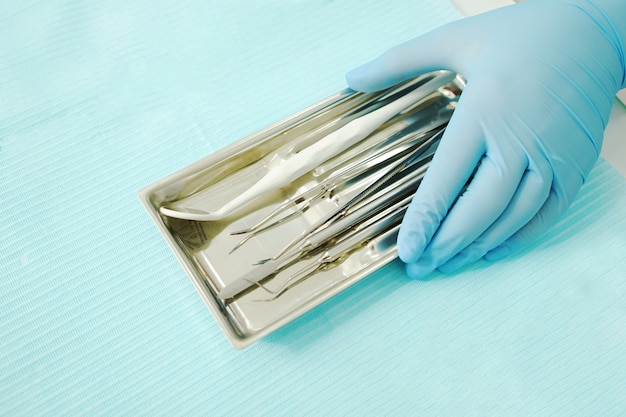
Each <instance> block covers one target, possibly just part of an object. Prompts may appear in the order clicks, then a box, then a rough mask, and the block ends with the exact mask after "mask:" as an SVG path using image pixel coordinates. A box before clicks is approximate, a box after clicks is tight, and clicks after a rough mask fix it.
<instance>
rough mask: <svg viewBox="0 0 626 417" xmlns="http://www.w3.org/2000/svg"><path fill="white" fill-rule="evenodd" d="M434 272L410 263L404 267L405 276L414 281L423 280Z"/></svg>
mask: <svg viewBox="0 0 626 417" xmlns="http://www.w3.org/2000/svg"><path fill="white" fill-rule="evenodd" d="M434 271H435V268H433V267H430V266H426V265H421V264H418V263H412V264H407V265H406V274H407V276H408V277H409V278H411V279H415V280H425V279H427V278H428V276H429V275H430V274H432V273H433V272H434Z"/></svg>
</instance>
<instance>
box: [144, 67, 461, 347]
mask: <svg viewBox="0 0 626 417" xmlns="http://www.w3.org/2000/svg"><path fill="white" fill-rule="evenodd" d="M463 87H464V80H463V79H462V78H461V77H460V76H457V75H455V74H452V73H449V72H446V71H437V72H433V73H429V74H425V75H423V76H420V77H418V78H416V79H414V80H411V81H409V82H406V83H404V84H402V85H400V86H395V87H392V88H390V89H387V90H384V91H381V92H376V93H357V92H354V91H352V90H344V91H341V92H338V93H336V94H334V95H332V96H330V97H328V98H326V99H324V100H322V101H320V102H318V103H316V104H314V105H312V106H310V107H309V108H306V109H304V110H302V111H300V112H298V113H296V114H294V115H292V116H290V117H287V118H285V119H283V120H282V121H279V122H278V123H275V124H273V125H271V126H269V127H267V128H265V129H263V130H261V131H259V132H257V133H255V134H252V135H250V136H248V137H246V138H244V139H242V140H240V141H238V142H236V143H234V144H232V145H230V146H228V147H226V148H224V149H221V150H219V151H217V152H215V153H214V154H212V155H209V156H208V157H206V158H204V159H202V160H200V161H198V162H196V163H194V164H192V165H190V166H188V167H186V168H184V169H182V170H180V171H179V172H176V173H174V174H172V175H170V176H168V177H166V178H163V179H161V180H160V181H158V182H156V183H154V184H152V185H150V186H148V187H146V188H144V189H142V190H141V191H140V192H139V198H140V200H141V202H142V203H143V205H144V206H145V208H146V210H147V212H148V213H149V215H150V217H151V218H152V219H153V220H154V222H155V223H156V225H157V227H158V229H159V231H160V232H161V233H162V235H163V238H164V239H165V240H166V242H167V243H168V245H169V246H170V248H171V250H172V251H173V252H174V254H175V255H176V257H177V258H178V260H179V262H180V264H181V265H182V267H183V269H184V270H185V272H186V273H187V275H188V276H189V278H190V279H191V281H192V282H193V284H194V286H195V288H196V289H197V291H198V293H199V294H200V296H201V297H202V299H203V300H204V302H205V303H206V305H207V307H208V308H209V310H210V311H211V312H212V314H213V316H214V317H215V319H216V320H217V322H218V323H219V324H220V326H221V328H222V329H223V331H224V333H225V334H226V336H227V337H228V339H229V341H230V342H231V343H232V345H233V346H234V347H235V348H238V349H240V348H244V347H246V346H248V345H249V344H251V343H253V342H255V341H257V340H259V339H260V338H262V337H264V336H266V335H267V334H269V333H270V332H272V331H274V330H276V329H278V328H279V327H281V326H283V325H285V324H286V323H288V322H289V321H291V320H293V319H295V318H296V317H298V316H300V315H302V314H304V313H305V312H306V311H308V310H310V309H312V308H314V307H315V306H317V305H318V304H320V303H322V302H323V301H325V300H327V299H328V298H330V297H332V296H333V295H335V294H337V293H338V292H340V291H342V290H343V289H345V288H346V287H348V286H350V285H352V284H354V283H355V282H357V281H358V280H360V279H362V278H364V277H365V276H367V275H368V274H370V273H371V272H373V271H375V270H376V269H378V268H380V267H382V266H383V265H385V264H387V263H388V262H390V261H391V260H393V259H394V258H396V256H397V254H396V234H397V230H398V228H399V223H400V220H401V217H402V214H403V209H404V208H405V205H402V204H405V203H406V200H407V197H406V196H407V195H408V193H409V192H410V195H412V193H413V192H414V189H413V191H406V190H405V191H403V192H404V194H402V195H400V191H396V190H399V189H400V188H402V187H400V186H401V185H403V184H404V183H405V182H407V181H408V180H407V179H405V177H402V178H400V180H399V182H397V183H396V185H395V186H394V187H391V188H389V189H391V190H392V191H393V193H395V194H393V193H392V194H386V195H391V196H392V197H394V198H395V200H393V201H395V203H393V204H391V203H390V204H391V205H385V206H381V207H382V208H381V207H378V206H380V204H377V203H376V198H375V197H376V196H377V195H378V194H376V195H374V196H373V197H371V198H370V199H369V200H367V199H366V200H364V201H363V202H361V203H360V204H358V205H356V206H355V207H354V208H353V210H351V211H350V213H351V214H352V215H351V216H347V215H346V213H347V212H342V213H341V215H345V216H344V217H350V218H358V219H359V222H360V223H359V224H358V225H355V224H348V226H347V227H346V228H345V229H342V230H343V231H342V233H340V234H338V235H332V236H330V235H329V236H330V237H329V238H327V239H326V240H323V244H318V246H317V247H314V250H303V249H302V247H303V246H302V244H301V245H300V246H297V245H296V246H297V247H300V248H301V249H300V250H299V252H298V251H296V252H294V247H293V245H292V248H291V250H290V251H287V252H288V254H287V255H285V256H286V258H285V257H283V258H279V259H278V260H270V261H269V262H268V261H267V259H270V258H272V257H275V256H276V254H277V253H279V252H280V251H281V250H282V249H283V248H285V246H286V245H287V244H289V243H290V242H293V241H294V239H295V238H297V237H299V236H303V235H305V234H306V233H305V231H306V230H311V228H314V227H315V225H316V224H317V223H319V222H320V220H323V219H324V218H325V216H328V213H331V212H333V211H334V210H335V211H336V210H337V207H340V206H341V205H342V204H345V203H346V202H348V201H350V200H351V199H353V197H355V196H356V195H359V193H361V192H362V191H363V190H364V189H367V188H368V185H371V184H372V181H374V180H375V178H374V176H373V174H372V175H370V172H384V171H376V170H375V169H374V168H372V167H373V166H376V169H378V170H384V169H386V167H387V166H390V165H391V162H385V161H383V163H380V162H377V159H376V156H377V155H379V154H384V155H388V154H386V153H384V152H383V151H381V150H383V149H386V148H385V146H396V145H395V141H396V138H398V143H399V142H401V141H402V140H405V139H406V138H413V139H412V140H413V141H415V138H416V137H417V138H419V137H420V135H422V136H423V137H424V138H428V140H434V139H433V138H434V137H435V135H440V134H441V133H442V132H443V129H445V125H446V124H447V121H448V120H449V118H450V117H451V115H452V112H453V111H454V108H455V106H456V103H457V101H458V98H459V96H460V94H461V92H462V90H463ZM420 88H421V89H422V90H424V89H426V91H425V92H424V94H423V98H421V99H420V100H418V101H417V102H415V103H414V104H412V105H411V106H409V107H408V108H406V109H404V110H402V111H401V112H399V113H398V114H396V115H395V116H393V117H392V118H390V119H389V120H387V121H386V122H385V123H383V124H382V125H380V127H378V128H377V129H376V130H375V131H374V132H373V133H371V134H370V135H368V136H367V137H366V138H365V139H363V140H362V141H361V142H359V143H357V144H356V145H354V146H351V147H350V148H348V149H346V150H345V151H342V152H341V153H340V154H338V155H335V156H334V157H333V158H331V159H330V160H328V161H325V162H323V163H321V164H320V165H319V166H318V167H317V168H316V169H314V170H312V171H310V172H308V173H306V174H304V175H302V176H301V177H299V178H297V179H296V180H294V181H292V182H290V183H289V185H287V186H283V187H280V188H278V189H276V190H273V191H272V192H270V193H267V194H266V195H263V196H262V197H260V198H258V199H256V200H254V201H253V202H252V204H250V206H249V207H246V208H244V209H243V210H237V212H236V213H234V214H233V215H232V216H227V217H225V218H223V219H220V220H217V221H195V220H185V219H181V218H175V217H170V216H166V215H163V208H164V207H169V208H171V209H173V210H182V211H190V212H192V213H193V212H194V211H195V210H198V211H199V212H205V211H211V210H216V209H218V208H220V207H221V206H223V205H224V204H225V203H226V202H228V201H230V200H232V199H233V198H235V197H237V196H238V195H240V194H241V193H242V192H243V191H244V190H246V189H248V188H249V187H251V186H252V185H253V184H255V182H256V181H257V180H258V179H259V178H260V177H262V176H263V175H265V173H267V172H268V170H269V169H271V167H272V164H274V163H275V160H276V159H277V158H279V157H280V156H281V155H285V153H287V154H289V153H291V154H293V153H297V152H299V151H300V150H301V149H304V148H306V147H307V146H310V145H311V144H312V143H315V142H316V141H319V140H320V139H321V138H323V137H325V136H326V135H328V134H329V133H330V132H333V131H335V130H337V129H339V128H340V127H341V126H344V125H346V124H347V123H349V122H351V121H352V120H355V119H357V118H359V117H361V116H363V115H366V114H369V113H371V112H372V111H375V110H376V109H379V108H381V107H383V106H385V105H387V104H389V103H390V102H393V101H395V100H397V99H398V98H399V97H403V96H405V95H406V94H409V93H410V92H411V91H415V90H416V89H420ZM422 146H423V145H422ZM435 147H436V144H435ZM385 152H387V151H385ZM429 152H430V153H429V155H431V154H432V152H434V149H433V147H432V146H431V147H430V150H429ZM394 155H395V154H394ZM398 155H400V153H398ZM394 158H396V159H393V158H391V159H390V161H395V160H397V157H396V156H394ZM418 162H419V163H418V164H417V165H414V166H413V168H412V169H422V170H423V171H425V169H426V168H427V165H428V162H429V159H428V158H422V159H420V160H419V161H418ZM413 163H415V162H413ZM376 164H378V165H376ZM346 166H351V167H355V166H356V167H357V168H359V169H361V168H367V169H365V170H361V171H363V173H362V174H360V175H357V176H353V177H351V178H348V179H343V180H340V181H335V182H334V183H333V184H334V185H335V186H334V188H333V187H328V186H327V185H325V184H327V183H325V182H324V181H325V180H327V179H328V178H329V176H330V177H333V175H335V176H337V178H340V179H341V178H342V177H341V175H338V174H337V173H338V172H339V171H340V168H341V167H346ZM381 167H382V168H381ZM361 171H359V172H361ZM407 171H408V170H407ZM411 172H413V171H411ZM411 172H409V173H408V174H406V178H409V177H411V178H413V177H415V175H412V176H411V175H409V174H411ZM377 175H379V174H377ZM370 177H372V178H374V179H371V178H370ZM379 177H380V175H379ZM379 177H376V178H379ZM394 178H395V177H394ZM415 178H416V177H415ZM412 181H413V182H415V180H412ZM315 187H318V188H320V187H321V188H320V189H321V190H322V192H321V197H320V196H319V194H318V198H316V199H311V200H310V201H309V202H310V206H308V207H304V208H303V206H302V204H303V203H302V199H297V198H295V197H296V196H298V195H300V194H303V193H304V194H306V193H308V192H310V190H312V189H314V188H315ZM396 194H397V195H396ZM381 195H382V194H381ZM294 199H295V200H294ZM400 200H402V201H401V202H402V204H400ZM409 200H410V198H409ZM389 201H392V200H389ZM305 203H306V202H305ZM368 204H370V205H371V206H368ZM298 205H300V206H298ZM373 205H376V206H377V207H378V208H379V209H378V211H376V210H371V211H370V207H373ZM281 206H285V207H287V208H286V209H285V210H286V212H285V213H287V214H291V216H287V217H285V219H284V220H281V221H279V222H277V224H276V225H274V226H273V227H271V228H268V229H267V230H263V231H261V232H259V233H256V234H255V233H253V234H252V235H251V236H249V237H246V235H233V234H232V233H233V232H235V231H238V230H241V229H246V228H249V227H251V226H252V225H254V224H255V223H258V222H259V221H260V220H261V219H263V218H264V217H265V216H267V215H268V213H270V212H272V210H275V209H276V208H278V207H281ZM392 206H393V207H392ZM394 207H395V209H394ZM359 213H361V214H360V215H359ZM363 213H365V215H363ZM376 219H378V220H377V221H378V223H375V220H376ZM348 220H349V219H348ZM327 234H328V233H327ZM244 238H245V239H246V241H245V242H244V243H243V244H241V241H242V239H244ZM318 240H319V239H318ZM307 242H309V241H307ZM309 243H310V242H309ZM318 243H319V242H318ZM238 244H240V245H239V247H237V245H238ZM304 246H306V245H304ZM309 246H310V245H309ZM260 260H265V261H263V262H258V261H260ZM255 263H256V264H255ZM255 275H257V277H256V278H254V279H250V278H248V277H251V276H255Z"/></svg>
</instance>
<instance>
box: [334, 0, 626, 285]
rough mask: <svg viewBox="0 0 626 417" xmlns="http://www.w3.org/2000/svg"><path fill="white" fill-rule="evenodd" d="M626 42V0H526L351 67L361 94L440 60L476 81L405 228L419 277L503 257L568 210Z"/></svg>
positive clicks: (593, 150)
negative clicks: (471, 177)
mask: <svg viewBox="0 0 626 417" xmlns="http://www.w3.org/2000/svg"><path fill="white" fill-rule="evenodd" d="M625 43H626V1H623V0H569V1H568V0H528V1H526V2H524V3H520V4H517V5H514V6H509V7H504V8H502V9H498V10H495V11H492V12H489V13H486V14H483V15H478V16H475V17H471V18H467V19H464V20H461V21H458V22H454V23H451V24H448V25H445V26H442V27H440V28H438V29H436V30H434V31H432V32H430V33H427V34H426V35H424V36H421V37H418V38H416V39H413V40H411V41H409V42H406V43H404V44H401V45H399V46H396V47H394V48H392V49H390V50H389V51H387V52H386V53H384V54H383V55H382V56H380V57H378V58H377V59H375V60H373V61H371V62H369V63H367V64H365V65H362V66H360V67H358V68H356V69H354V70H352V71H351V72H349V73H348V74H347V75H346V79H347V81H348V85H349V86H350V87H351V88H352V89H354V90H358V91H376V90H380V89H383V88H386V87H389V86H391V85H393V84H396V83H398V82H400V81H404V80H406V79H408V78H411V77H414V76H416V75H418V74H421V73H424V72H427V71H432V70H438V69H449V70H452V71H456V72H458V73H460V74H462V75H464V76H465V78H466V79H467V87H466V89H465V91H464V92H463V94H462V96H461V99H460V101H459V104H458V107H457V109H456V110H455V113H454V115H453V117H452V120H451V121H450V124H449V125H448V128H447V130H446V133H445V135H444V137H443V139H442V141H441V144H440V146H439V149H438V150H437V153H436V155H435V158H434V160H433V162H432V165H431V167H430V168H429V170H428V172H427V175H426V177H425V178H424V181H423V182H422V184H421V186H420V188H419V189H418V191H417V193H416V194H415V196H414V198H413V201H412V203H411V205H410V207H409V209H408V210H407V213H406V215H405V218H404V221H403V223H402V227H401V229H400V233H399V236H398V252H399V256H400V258H401V259H402V260H403V261H404V262H406V263H407V273H408V275H409V276H411V277H414V278H421V277H424V276H426V275H428V274H429V273H431V272H432V271H433V270H434V269H439V270H440V271H443V272H452V271H454V270H457V269H458V268H460V267H462V266H464V265H466V264H468V263H470V262H473V261H476V260H477V259H479V258H481V257H483V256H484V257H485V258H486V259H488V260H495V259H499V258H501V257H504V256H506V255H507V254H509V253H511V252H513V251H515V250H517V249H519V248H520V247H522V246H525V245H527V244H528V243H530V242H532V241H533V240H534V239H536V238H537V237H538V236H539V235H541V234H542V233H544V231H545V230H546V229H547V228H549V227H550V226H551V225H552V224H554V223H555V222H556V221H557V220H558V219H559V217H560V216H561V215H562V214H563V213H564V212H565V211H566V209H567V207H568V206H569V205H570V203H571V202H572V199H573V198H574V196H575V194H576V192H577V191H578V189H579V188H580V186H581V185H582V184H583V183H584V181H585V178H586V177H587V175H588V173H589V171H590V170H591V168H592V167H593V165H594V163H595V161H596V159H597V158H598V155H599V153H600V148H601V146H602V137H603V132H604V128H605V126H606V124H607V121H608V117H609V113H610V111H611V107H612V104H613V102H614V100H615V94H616V92H617V91H618V90H619V89H620V87H622V86H624V85H625V78H626V73H625V62H624V55H625V51H624V44H625ZM478 164H479V167H478V169H477V171H476V174H475V176H474V178H473V179H472V181H471V182H470V183H469V186H468V188H467V189H466V191H465V192H463V194H462V195H461V196H460V197H459V193H460V192H461V191H462V189H463V187H464V185H465V183H466V182H467V181H468V179H469V178H470V176H471V174H472V172H473V171H474V169H475V167H476V166H477V165H478ZM457 197H458V200H457Z"/></svg>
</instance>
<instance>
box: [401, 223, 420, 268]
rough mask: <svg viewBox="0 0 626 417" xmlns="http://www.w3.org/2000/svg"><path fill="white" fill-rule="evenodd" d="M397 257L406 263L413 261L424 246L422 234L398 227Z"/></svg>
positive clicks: (418, 256) (417, 257)
mask: <svg viewBox="0 0 626 417" xmlns="http://www.w3.org/2000/svg"><path fill="white" fill-rule="evenodd" d="M397 244H398V257H399V258H400V259H401V260H402V261H403V262H405V263H407V264H412V263H415V262H416V261H417V260H418V259H419V258H420V256H422V253H424V249H425V247H426V243H425V239H424V234H423V233H419V232H417V231H414V230H406V228H400V232H399V233H398V242H397Z"/></svg>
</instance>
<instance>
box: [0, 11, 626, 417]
mask: <svg viewBox="0 0 626 417" xmlns="http://www.w3.org/2000/svg"><path fill="white" fill-rule="evenodd" d="M100 3H101V4H96V3H94V2H91V4H88V2H77V1H69V2H60V1H59V2H55V1H48V2H36V1H20V2H4V4H3V5H2V8H1V10H0V11H1V13H0V216H1V219H2V222H1V223H0V236H1V238H0V334H1V335H2V338H1V339H0V415H6V416H19V415H24V416H36V415H315V416H317V415H354V416H361V415H421V416H424V415H434V416H442V415H445V416H452V415H464V416H467V415H476V416H485V415H494V416H504V415H520V416H530V415H532V416H540V415H541V416H544V415H545V416H548V415H554V416H564V415H567V416H574V415H581V416H589V415H601V416H618V415H624V414H625V413H626V377H625V375H626V355H625V354H624V352H626V280H625V279H624V277H625V276H626V273H625V271H626V220H625V219H626V181H625V180H624V179H623V178H621V177H620V176H619V175H618V174H617V173H616V172H615V171H613V170H612V169H611V168H610V167H609V166H608V165H607V164H606V163H604V162H602V163H600V164H599V165H598V166H597V167H596V168H595V169H594V171H593V173H592V176H591V179H590V181H589V183H588V184H586V185H585V186H584V187H583V189H582V191H581V193H580V195H579V197H578V199H577V200H576V202H575V203H574V204H573V206H572V207H571V209H570V210H569V211H568V215H567V217H566V218H565V219H563V220H562V221H561V222H560V223H559V224H558V226H557V227H556V228H555V229H553V230H551V231H550V233H549V234H548V235H547V236H545V238H544V239H543V240H542V241H541V242H538V244H537V245H535V246H534V247H533V248H531V249H530V250H528V251H527V252H525V253H522V254H518V255H516V256H513V257H510V258H508V259H505V260H504V261H502V262H499V263H496V264H492V265H489V264H487V263H478V264H476V265H474V266H473V267H471V268H469V269H467V270H465V271H464V272H462V273H460V274H458V275H456V276H453V277H450V278H448V279H443V278H442V277H441V276H437V275H435V276H433V279H432V280H430V281H427V282H417V281H415V282H411V281H408V280H407V279H406V278H405V277H404V275H403V268H402V265H400V264H399V263H394V264H391V265H389V266H388V267H385V268H383V269H382V270H381V271H379V272H377V273H375V274H373V275H372V276H371V277H368V278H367V279H366V280H364V281H362V282H361V283H359V284H357V285H356V286H354V287H352V288H350V289H348V290H347V291H345V292H343V293H341V294H340V295H339V296H337V297H335V298H334V299H332V300H330V301H329V302H327V303H325V304H323V305H322V306H320V307H319V308H317V309H315V310H314V311H312V312H310V313H309V314H307V315H305V316H304V317H302V318H300V319H298V320H296V321H295V322H294V323H291V324H290V325H288V326H286V327H285V328H283V329H281V330H280V331H278V332H276V333H274V334H272V335H271V336H269V337H267V338H266V339H264V340H262V341H261V342H259V343H257V344H255V345H253V346H251V347H250V348H248V349H246V350H245V351H236V350H234V349H233V348H232V347H231V346H230V344H229V343H228V342H227V340H226V338H225V337H224V336H223V335H222V333H221V331H220V329H219V327H218V326H217V324H216V323H215V322H214V320H213V318H212V317H211V315H210V314H209V312H208V310H207V309H206V308H205V306H204V305H203V304H202V301H201V300H200V297H199V296H198V295H197V294H196V293H195V290H194V288H193V286H192V284H191V283H190V281H189V280H188V278H187V277H186V276H185V274H184V273H183V271H182V268H181V267H180V266H179V265H178V263H177V261H176V260H175V258H174V256H173V255H172V254H171V253H170V251H169V249H168V248H167V246H166V244H165V242H164V241H163V239H162V238H161V236H160V235H159V233H158V232H157V230H156V228H155V227H154V225H153V224H152V222H151V220H150V219H149V218H148V216H147V215H146V214H145V212H144V210H143V208H142V207H141V205H140V203H139V201H138V199H137V191H138V190H139V189H140V188H142V187H144V186H146V185H148V184H150V183H152V182H154V181H156V180H158V179H160V178H162V177H164V176H166V175H168V174H170V173H172V172H173V171H175V170H177V169H180V168H182V167H184V166H186V165H187V164H189V163H192V162H194V161H196V160H197V159H199V158H201V157H203V156H205V155H207V154H209V153H211V152H213V151H214V150H216V149H218V148H220V147H222V146H224V145H225V144H228V143H230V142H233V141H235V140H237V139H240V138H242V137H243V136H245V135H247V134H249V133H252V132H254V131H255V130H257V129H259V128H262V127H264V126H266V125H268V124H270V123H272V122H274V121H276V120H277V119H279V118H281V117H284V116H287V115H289V114H291V113H292V112H294V111H296V110H299V109H300V108H302V107H304V106H306V105H309V104H311V103H313V102H315V101H317V100H319V99H321V98H323V97H326V96H327V95H329V94H331V93H333V92H335V91H337V90H339V89H341V88H343V87H344V80H343V73H344V72H345V71H346V70H348V69H350V68H351V67H353V66H355V65H357V64H359V63H361V62H363V61H365V60H367V59H369V58H371V57H373V56H374V55H376V54H378V53H380V52H381V51H383V50H384V49H386V48H388V47H389V46H392V45H394V44H396V43H398V42H400V41H403V40H406V39H409V38H411V37H413V36H415V35H418V34H419V33H422V32H424V31H426V30H429V29H431V28H432V27H434V26H436V25H439V24H442V23H444V22H446V21H450V20H453V19H457V18H460V15H459V14H458V13H457V12H456V11H455V10H454V9H453V7H452V6H451V5H450V4H448V3H447V2H437V1H431V0H415V1H406V0H403V1H396V0H392V1H386V2H374V1H367V2H365V1H356V0H354V1H352V0H350V1H330V0H326V1H322V0H313V1H306V2H305V1H296V0H290V1H288V0H273V1H249V0H238V1H222V2H215V1H208V2H201V1H198V2H190V3H185V4H182V3H180V2H171V3H169V4H166V3H165V2H148V1H141V2H140V1H135V2H122V1H109V2H100ZM459 41H462V40H459Z"/></svg>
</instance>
